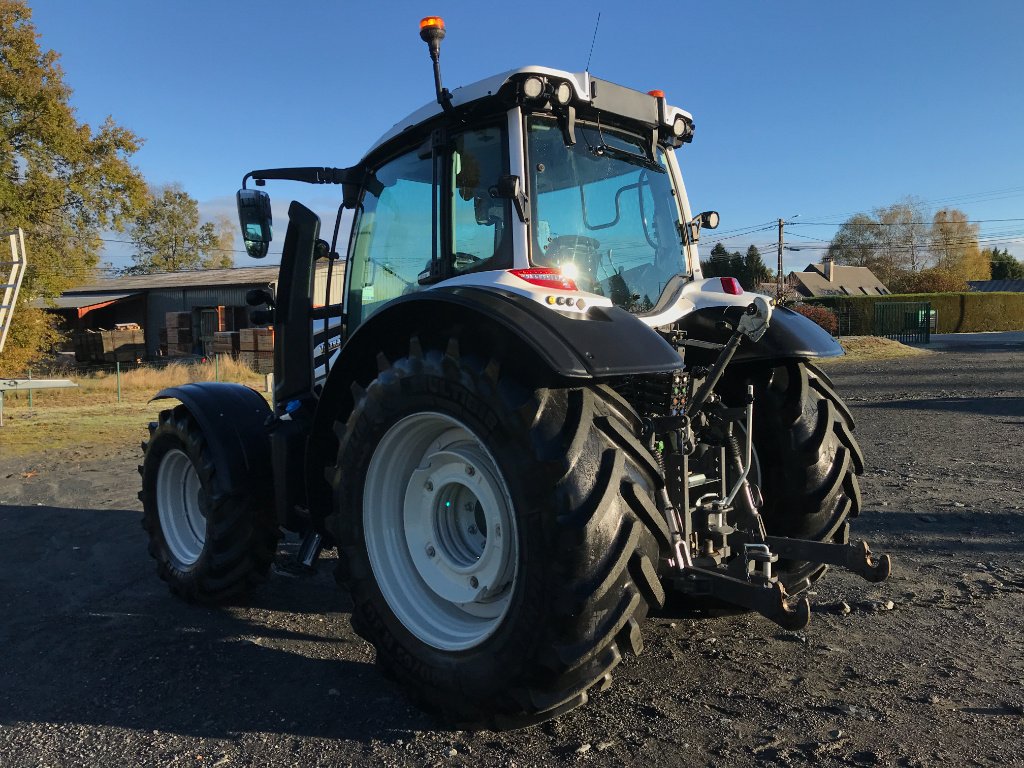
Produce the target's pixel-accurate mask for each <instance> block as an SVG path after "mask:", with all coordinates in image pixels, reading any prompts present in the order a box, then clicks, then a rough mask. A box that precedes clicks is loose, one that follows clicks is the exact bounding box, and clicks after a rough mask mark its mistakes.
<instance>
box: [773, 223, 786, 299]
mask: <svg viewBox="0 0 1024 768" xmlns="http://www.w3.org/2000/svg"><path fill="white" fill-rule="evenodd" d="M783 224H785V222H784V221H783V220H782V219H779V268H778V270H777V271H776V272H775V301H776V302H778V303H780V304H781V303H782V244H783V234H782V226H783Z"/></svg>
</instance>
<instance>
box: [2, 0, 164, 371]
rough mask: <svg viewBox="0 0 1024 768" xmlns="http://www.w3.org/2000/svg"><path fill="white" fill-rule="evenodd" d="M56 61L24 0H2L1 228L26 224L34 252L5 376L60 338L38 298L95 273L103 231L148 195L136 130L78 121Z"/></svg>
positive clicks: (117, 226) (30, 250) (28, 242)
mask: <svg viewBox="0 0 1024 768" xmlns="http://www.w3.org/2000/svg"><path fill="white" fill-rule="evenodd" d="M59 60H60V57H59V55H58V54H57V53H55V52H53V51H44V50H42V49H40V47H39V42H38V39H37V36H36V31H35V27H34V26H33V24H32V12H31V10H30V8H29V6H28V4H27V3H26V2H24V0H0V231H10V230H13V229H15V228H16V227H21V228H22V229H24V231H25V246H26V250H27V251H28V269H27V271H26V274H25V280H24V283H23V284H22V289H21V292H20V294H19V297H18V306H17V307H16V308H15V310H14V314H13V323H12V326H11V330H10V333H9V335H8V337H7V346H6V347H5V348H4V353H3V359H2V360H0V373H5V374H9V375H15V374H20V373H22V372H23V371H24V368H25V366H26V365H27V363H29V362H30V361H32V360H33V359H35V358H37V357H38V356H39V355H40V354H41V353H42V351H44V350H45V349H47V348H48V347H49V345H50V344H52V342H53V341H54V339H55V332H54V329H53V327H52V325H51V323H50V320H49V318H48V317H47V316H46V315H45V314H44V313H43V311H42V310H40V309H37V308H35V307H33V306H32V305H33V303H34V302H36V301H37V300H39V299H42V300H44V301H45V300H47V299H52V298H54V297H56V296H58V295H60V293H61V292H62V291H64V290H67V289H68V288H70V287H72V286H74V285H75V284H76V283H81V282H83V281H85V280H88V279H90V278H91V277H92V276H93V272H94V268H95V266H96V264H97V263H98V261H99V257H100V253H101V251H102V242H101V241H100V234H101V233H102V232H103V231H105V230H110V229H113V230H117V231H120V230H122V229H123V227H124V225H125V223H126V221H127V220H128V218H129V216H130V215H131V214H132V212H133V210H134V209H135V208H136V207H137V205H138V204H139V203H140V202H141V201H142V200H143V199H144V197H145V189H146V187H145V183H144V181H143V179H142V176H141V174H140V173H139V172H138V171H137V170H136V169H135V168H133V167H132V166H131V164H130V163H129V158H130V157H131V156H132V154H134V153H135V152H136V151H137V150H138V148H139V146H140V144H141V141H140V139H139V138H138V137H137V136H135V134H133V133H132V132H131V131H129V130H127V129H126V128H123V127H121V126H119V125H118V124H117V123H115V122H114V120H113V119H112V118H110V117H108V118H107V119H106V121H105V122H104V123H103V125H102V126H100V127H99V128H98V129H94V128H92V127H91V126H89V125H88V124H85V123H80V122H78V120H77V119H76V117H75V112H74V109H73V108H72V107H71V105H70V103H69V102H70V97H71V88H70V87H69V86H68V85H66V84H65V82H64V71H63V70H62V69H61V67H60V64H59ZM0 258H2V257H0ZM2 277H4V275H3V274H0V278H2Z"/></svg>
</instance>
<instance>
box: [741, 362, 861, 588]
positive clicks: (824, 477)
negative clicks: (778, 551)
mask: <svg viewBox="0 0 1024 768" xmlns="http://www.w3.org/2000/svg"><path fill="white" fill-rule="evenodd" d="M748 383H749V384H753V385H754V441H753V442H754V451H755V453H756V463H755V471H754V472H752V480H753V482H755V483H756V484H758V485H759V487H760V490H761V493H762V496H763V498H764V505H763V506H762V508H761V514H762V516H763V518H764V522H765V528H766V529H767V531H768V533H769V535H772V536H789V537H793V538H801V539H811V540H814V541H840V539H841V536H842V534H843V532H844V531H845V525H844V524H845V523H846V521H847V519H848V518H850V517H855V516H856V515H858V514H859V513H860V505H861V496H860V487H859V485H858V483H857V475H860V474H862V473H863V472H864V454H863V452H862V451H861V449H860V446H859V445H858V444H857V440H856V439H855V438H854V436H853V429H854V422H853V415H852V414H851V413H850V409H849V408H848V407H847V406H846V404H845V403H843V401H842V399H841V398H840V397H839V395H838V394H837V393H836V391H835V389H834V387H833V385H832V382H831V380H830V379H829V378H828V376H827V375H826V374H825V373H824V372H822V371H821V370H820V369H818V368H816V367H815V366H814V365H812V364H810V363H808V362H802V361H797V360H791V361H785V362H781V363H778V364H776V365H771V366H769V365H763V366H747V367H745V368H740V369H739V370H738V371H730V372H728V373H727V378H726V379H725V380H724V381H723V386H722V390H723V394H724V396H725V398H726V400H727V401H730V400H731V401H733V402H739V398H740V397H741V393H742V392H744V391H745V389H746V385H747V384H748ZM777 571H778V573H779V577H780V580H781V581H782V583H783V586H785V587H786V591H787V592H789V593H790V594H795V593H798V592H801V591H803V590H805V589H807V588H808V587H810V586H811V584H813V583H814V582H815V581H816V580H817V579H819V578H821V576H822V575H824V573H825V571H826V566H824V565H820V564H816V563H807V562H802V561H782V562H780V563H779V567H778V569H777Z"/></svg>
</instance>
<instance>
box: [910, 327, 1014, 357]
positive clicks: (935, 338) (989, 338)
mask: <svg viewBox="0 0 1024 768" xmlns="http://www.w3.org/2000/svg"><path fill="white" fill-rule="evenodd" d="M931 338H932V340H931V344H915V345H914V346H920V347H923V348H924V349H935V350H964V351H969V352H981V351H984V350H986V349H992V350H999V351H1006V350H1008V349H1013V348H1017V349H1024V331H1000V332H994V333H933V334H932V337H931Z"/></svg>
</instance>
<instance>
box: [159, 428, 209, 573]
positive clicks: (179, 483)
mask: <svg viewBox="0 0 1024 768" xmlns="http://www.w3.org/2000/svg"><path fill="white" fill-rule="evenodd" d="M201 485H202V484H201V483H200V482H199V475H198V474H197V473H196V469H195V467H194V466H193V465H192V460H191V459H190V458H189V457H188V454H186V453H185V452H184V451H182V450H180V449H178V448H172V449H171V450H169V451H168V452H167V453H165V454H164V456H163V459H161V461H160V468H159V469H158V470H157V474H156V509H157V516H158V517H159V519H160V529H161V531H163V535H164V541H166V542H167V549H168V550H169V551H170V554H171V557H173V558H174V560H176V561H177V563H178V565H179V566H181V567H183V568H188V567H190V566H192V565H195V563H196V561H197V560H199V556H200V555H201V554H202V552H203V545H204V544H205V543H206V514H205V512H204V511H203V508H202V505H201V504H200V502H199V491H200V488H201Z"/></svg>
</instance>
